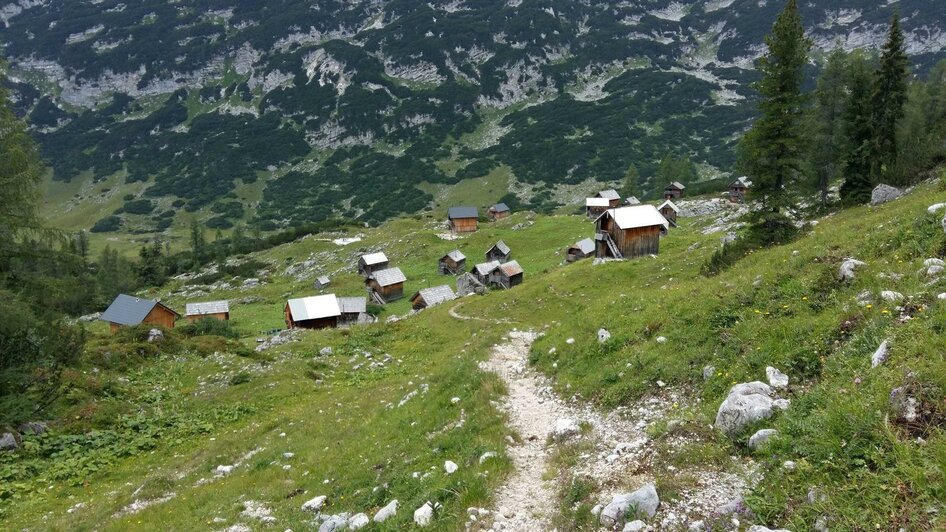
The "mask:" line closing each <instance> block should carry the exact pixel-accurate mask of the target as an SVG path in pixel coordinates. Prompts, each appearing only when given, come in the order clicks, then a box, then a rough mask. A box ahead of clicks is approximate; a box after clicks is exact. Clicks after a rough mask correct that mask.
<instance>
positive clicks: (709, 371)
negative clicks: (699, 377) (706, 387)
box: [703, 366, 716, 381]
mask: <svg viewBox="0 0 946 532" xmlns="http://www.w3.org/2000/svg"><path fill="white" fill-rule="evenodd" d="M715 374H716V368H715V367H713V366H703V380H704V381H708V380H710V379H712V378H713V375H715Z"/></svg>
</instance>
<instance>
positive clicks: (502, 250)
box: [486, 240, 512, 264]
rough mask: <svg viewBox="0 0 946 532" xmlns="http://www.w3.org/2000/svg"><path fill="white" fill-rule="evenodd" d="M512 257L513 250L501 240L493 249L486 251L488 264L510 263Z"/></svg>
mask: <svg viewBox="0 0 946 532" xmlns="http://www.w3.org/2000/svg"><path fill="white" fill-rule="evenodd" d="M510 255H512V250H511V249H509V246H507V245H506V243H505V242H503V241H502V240H500V241H499V242H496V243H495V244H493V247H491V248H489V249H488V250H486V262H493V261H496V262H499V263H500V264H501V263H503V262H508V261H509V256H510Z"/></svg>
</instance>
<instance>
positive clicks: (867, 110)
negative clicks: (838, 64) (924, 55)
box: [841, 52, 874, 205]
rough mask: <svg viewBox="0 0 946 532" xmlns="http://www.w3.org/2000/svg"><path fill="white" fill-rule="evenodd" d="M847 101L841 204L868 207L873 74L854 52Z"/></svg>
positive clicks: (862, 55)
mask: <svg viewBox="0 0 946 532" xmlns="http://www.w3.org/2000/svg"><path fill="white" fill-rule="evenodd" d="M847 70H848V72H847V87H848V89H847V90H848V97H847V103H846V104H845V109H844V136H845V143H846V148H845V155H844V161H843V174H844V183H843V184H842V185H841V201H842V202H844V203H845V204H847V205H853V204H857V203H866V202H867V201H869V200H870V193H871V190H872V189H873V180H872V179H871V166H872V164H871V161H872V154H871V148H872V146H873V138H874V129H873V124H872V121H871V90H870V87H871V86H872V84H873V76H874V75H873V72H872V68H871V65H870V61H869V60H868V58H867V57H866V56H865V55H864V53H863V52H854V53H853V54H852V55H851V57H850V58H849V59H848V66H847Z"/></svg>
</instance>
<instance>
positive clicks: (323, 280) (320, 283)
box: [315, 275, 332, 290]
mask: <svg viewBox="0 0 946 532" xmlns="http://www.w3.org/2000/svg"><path fill="white" fill-rule="evenodd" d="M330 284H332V280H331V279H329V278H328V276H327V275H320V276H319V277H318V278H316V279H315V287H316V288H318V289H319V290H324V289H325V288H328V285H330Z"/></svg>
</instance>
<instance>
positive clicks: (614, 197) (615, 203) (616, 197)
mask: <svg viewBox="0 0 946 532" xmlns="http://www.w3.org/2000/svg"><path fill="white" fill-rule="evenodd" d="M595 197H596V198H603V199H606V200H608V206H609V207H611V208H614V207H620V206H621V195H620V194H618V191H617V190H614V189H613V188H609V189H607V190H602V191H601V192H598V193H597V194H596V195H595Z"/></svg>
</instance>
